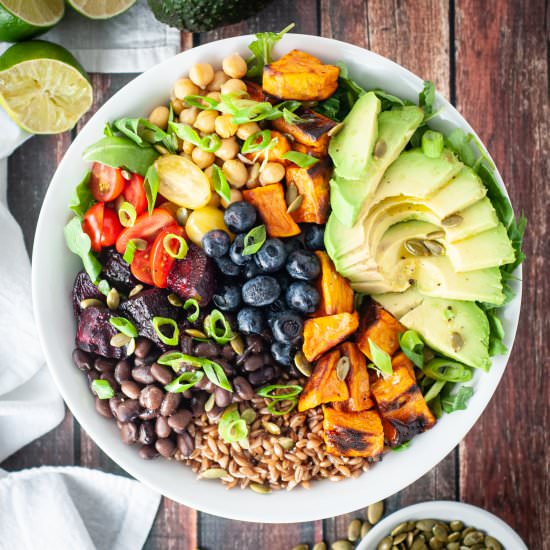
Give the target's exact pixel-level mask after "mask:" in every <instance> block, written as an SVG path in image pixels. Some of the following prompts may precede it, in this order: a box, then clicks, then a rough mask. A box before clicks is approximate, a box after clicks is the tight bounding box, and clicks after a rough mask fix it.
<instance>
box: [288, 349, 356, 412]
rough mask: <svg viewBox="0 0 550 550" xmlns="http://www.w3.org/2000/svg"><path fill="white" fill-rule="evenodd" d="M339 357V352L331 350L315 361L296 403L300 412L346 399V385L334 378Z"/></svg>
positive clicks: (347, 393)
mask: <svg viewBox="0 0 550 550" xmlns="http://www.w3.org/2000/svg"><path fill="white" fill-rule="evenodd" d="M340 357H341V355H340V352H339V351H338V350H333V351H331V352H330V353H327V354H326V355H323V357H321V358H320V359H319V361H317V363H316V365H315V368H314V369H313V372H312V373H311V376H310V377H309V378H308V380H307V383H306V386H305V388H304V390H303V391H302V393H301V395H300V400H299V401H298V410H299V411H300V412H302V411H307V410H308V409H313V407H318V406H319V405H322V404H323V403H331V402H334V401H344V400H346V399H348V397H349V392H348V387H347V385H346V383H345V382H344V381H343V380H339V379H338V377H337V376H336V364H337V363H338V360H339V359H340Z"/></svg>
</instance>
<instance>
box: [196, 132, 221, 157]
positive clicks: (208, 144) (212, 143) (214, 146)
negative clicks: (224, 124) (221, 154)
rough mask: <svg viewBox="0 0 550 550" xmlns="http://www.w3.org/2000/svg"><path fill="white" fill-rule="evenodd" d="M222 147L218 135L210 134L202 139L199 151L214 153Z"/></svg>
mask: <svg viewBox="0 0 550 550" xmlns="http://www.w3.org/2000/svg"><path fill="white" fill-rule="evenodd" d="M221 146H222V140H221V139H220V136H218V135H217V134H208V135H206V136H204V137H203V138H202V139H201V143H200V145H199V149H202V150H203V151H206V152H207V153H214V152H216V151H217V150H218V149H219V148H220V147H221Z"/></svg>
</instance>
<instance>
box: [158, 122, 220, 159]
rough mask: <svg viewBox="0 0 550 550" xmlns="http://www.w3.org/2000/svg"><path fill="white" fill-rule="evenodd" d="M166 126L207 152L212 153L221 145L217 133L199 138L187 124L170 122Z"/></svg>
mask: <svg viewBox="0 0 550 550" xmlns="http://www.w3.org/2000/svg"><path fill="white" fill-rule="evenodd" d="M168 128H169V130H170V131H172V132H173V133H174V134H176V136H178V137H179V138H180V139H183V140H185V141H188V142H190V143H192V144H193V145H196V146H197V147H198V148H199V149H202V150H203V151H206V152H207V153H214V152H215V151H217V150H218V149H219V148H220V147H221V145H222V141H221V139H220V137H219V136H218V135H217V134H208V135H207V136H204V137H202V138H201V137H200V136H199V134H198V133H197V132H196V130H194V129H193V128H191V126H189V125H188V124H181V123H179V122H171V123H170V124H169V126H168Z"/></svg>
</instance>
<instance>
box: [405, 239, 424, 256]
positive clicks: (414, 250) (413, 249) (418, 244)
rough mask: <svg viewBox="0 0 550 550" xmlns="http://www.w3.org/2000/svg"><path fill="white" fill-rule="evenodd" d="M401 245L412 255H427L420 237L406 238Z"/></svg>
mask: <svg viewBox="0 0 550 550" xmlns="http://www.w3.org/2000/svg"><path fill="white" fill-rule="evenodd" d="M403 246H404V247H405V250H406V251H407V252H408V253H409V254H412V255H413V256H429V251H428V249H427V248H426V247H425V246H424V242H423V241H421V240H420V239H407V240H406V241H405V243H404V245H403Z"/></svg>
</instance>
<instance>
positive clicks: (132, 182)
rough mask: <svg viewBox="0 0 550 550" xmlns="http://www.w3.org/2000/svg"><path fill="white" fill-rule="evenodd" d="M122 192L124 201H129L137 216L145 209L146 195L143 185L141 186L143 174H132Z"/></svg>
mask: <svg viewBox="0 0 550 550" xmlns="http://www.w3.org/2000/svg"><path fill="white" fill-rule="evenodd" d="M122 194H123V195H124V199H125V200H126V202H129V203H130V204H131V205H132V206H133V207H134V208H135V209H136V214H137V215H138V216H139V215H140V214H143V212H145V210H147V195H146V194H145V187H143V176H140V175H139V174H132V177H131V178H130V179H129V180H128V182H127V183H126V187H125V188H124V191H123V193H122Z"/></svg>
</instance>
